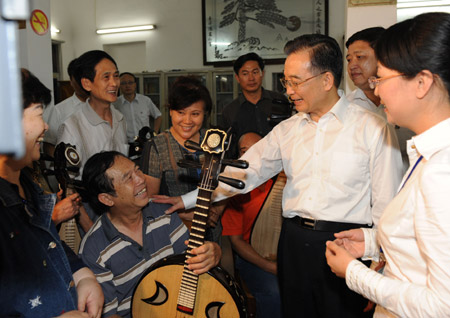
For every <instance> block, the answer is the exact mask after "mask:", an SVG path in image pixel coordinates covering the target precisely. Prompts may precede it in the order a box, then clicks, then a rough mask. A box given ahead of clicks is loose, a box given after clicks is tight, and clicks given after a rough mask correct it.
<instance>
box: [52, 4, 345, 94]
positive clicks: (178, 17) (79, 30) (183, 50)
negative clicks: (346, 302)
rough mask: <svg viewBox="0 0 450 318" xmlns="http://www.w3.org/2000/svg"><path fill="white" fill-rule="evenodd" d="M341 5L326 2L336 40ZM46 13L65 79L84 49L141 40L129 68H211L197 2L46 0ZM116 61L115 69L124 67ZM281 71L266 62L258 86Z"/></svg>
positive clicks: (341, 34) (341, 27)
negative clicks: (117, 30) (113, 30)
mask: <svg viewBox="0 0 450 318" xmlns="http://www.w3.org/2000/svg"><path fill="white" fill-rule="evenodd" d="M345 3H346V0H330V1H329V5H330V11H329V33H330V35H331V36H333V37H335V38H336V39H338V41H339V43H341V44H343V37H344V30H345V7H346V5H345ZM51 12H52V22H53V24H54V25H55V26H56V27H57V28H59V29H61V33H60V34H58V35H56V36H53V39H57V40H60V41H64V44H62V60H63V69H64V79H66V80H67V79H68V78H67V73H66V68H67V64H68V63H69V62H70V61H71V60H72V59H73V58H75V57H77V56H79V55H81V54H82V53H84V52H85V51H88V50H92V49H104V48H105V47H104V46H105V45H112V44H120V43H128V42H142V41H143V42H144V43H145V47H146V50H145V61H144V67H141V66H140V65H138V66H136V67H132V66H131V65H130V63H133V61H134V60H135V59H134V58H135V57H134V56H130V60H127V63H126V65H127V67H129V68H133V69H132V71H134V70H135V69H139V71H157V70H171V69H199V68H212V66H204V65H203V46H202V45H203V44H202V15H201V12H202V5H201V1H200V0H165V1H161V0H127V1H122V0H77V1H73V0H51ZM148 23H152V24H156V25H157V29H156V30H154V31H143V32H134V33H122V34H111V35H97V34H96V33H95V31H96V29H99V28H109V27H117V26H130V25H142V24H148ZM139 56H140V54H139ZM114 58H116V57H115V56H114ZM118 63H119V69H121V71H128V70H125V69H123V68H122V67H121V66H120V61H118ZM138 63H139V61H137V60H136V64H138ZM140 64H142V61H141V62H140ZM282 70H283V65H268V66H267V69H266V74H267V76H266V78H265V82H264V85H265V86H266V87H271V84H272V80H271V76H270V74H271V73H272V72H281V71H282Z"/></svg>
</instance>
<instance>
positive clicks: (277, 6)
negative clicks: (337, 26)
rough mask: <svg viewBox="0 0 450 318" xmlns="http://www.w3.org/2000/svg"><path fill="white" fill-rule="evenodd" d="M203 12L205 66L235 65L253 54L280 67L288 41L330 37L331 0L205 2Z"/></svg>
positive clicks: (210, 0)
mask: <svg viewBox="0 0 450 318" xmlns="http://www.w3.org/2000/svg"><path fill="white" fill-rule="evenodd" d="M202 10H203V63H204V64H205V65H215V66H227V65H231V64H232V62H233V61H234V60H235V59H236V58H238V57H239V56H241V55H243V54H246V53H249V52H255V53H258V54H259V55H260V56H261V57H262V58H263V59H264V60H265V61H266V63H267V64H280V63H283V60H284V58H285V54H284V52H283V48H284V45H285V44H286V42H287V41H289V40H292V39H293V38H295V37H297V36H299V35H302V34H308V33H321V34H328V0H202Z"/></svg>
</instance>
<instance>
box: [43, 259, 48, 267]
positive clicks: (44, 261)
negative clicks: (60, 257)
mask: <svg viewBox="0 0 450 318" xmlns="http://www.w3.org/2000/svg"><path fill="white" fill-rule="evenodd" d="M42 265H44V267H47V261H46V260H45V259H44V260H43V261H42Z"/></svg>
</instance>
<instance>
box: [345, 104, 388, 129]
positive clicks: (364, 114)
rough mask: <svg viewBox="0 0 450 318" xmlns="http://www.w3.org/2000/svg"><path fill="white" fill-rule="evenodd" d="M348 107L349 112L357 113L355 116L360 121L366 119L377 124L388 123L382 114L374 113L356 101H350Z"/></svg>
mask: <svg viewBox="0 0 450 318" xmlns="http://www.w3.org/2000/svg"><path fill="white" fill-rule="evenodd" d="M347 109H348V111H349V112H351V113H353V114H355V117H356V118H357V119H358V120H359V121H364V120H366V121H372V122H375V123H377V124H383V126H384V125H385V124H386V119H385V118H383V117H382V116H381V115H379V114H377V113H374V112H372V111H370V110H368V109H367V108H365V107H363V106H361V105H359V104H357V103H355V102H351V101H349V104H348V106H347Z"/></svg>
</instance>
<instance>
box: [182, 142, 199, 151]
mask: <svg viewBox="0 0 450 318" xmlns="http://www.w3.org/2000/svg"><path fill="white" fill-rule="evenodd" d="M184 146H185V147H186V148H188V149H192V150H196V151H203V149H202V147H200V145H199V144H198V143H196V142H195V141H192V140H186V141H185V142H184Z"/></svg>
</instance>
